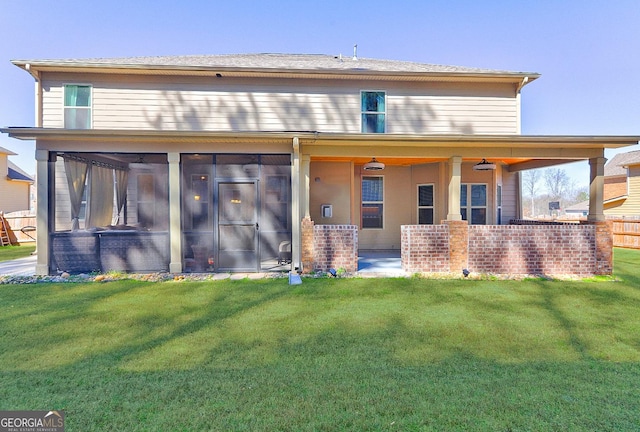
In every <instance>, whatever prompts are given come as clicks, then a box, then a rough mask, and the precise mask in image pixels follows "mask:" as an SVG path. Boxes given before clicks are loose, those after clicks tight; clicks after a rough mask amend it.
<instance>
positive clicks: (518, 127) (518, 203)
mask: <svg viewBox="0 0 640 432" xmlns="http://www.w3.org/2000/svg"><path fill="white" fill-rule="evenodd" d="M528 82H529V77H528V76H526V77H524V78H522V81H521V82H520V84H518V86H517V87H516V122H517V125H516V134H517V135H521V134H522V102H521V98H520V93H521V91H522V87H524V86H525V85H526V84H527V83H528ZM516 181H517V183H518V196H517V197H516V215H517V216H516V217H517V218H518V219H522V218H523V217H524V214H523V206H522V172H520V171H518V173H517V174H516Z"/></svg>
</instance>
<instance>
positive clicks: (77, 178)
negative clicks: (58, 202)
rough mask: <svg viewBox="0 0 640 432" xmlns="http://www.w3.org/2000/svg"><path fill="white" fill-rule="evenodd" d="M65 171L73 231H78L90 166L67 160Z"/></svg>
mask: <svg viewBox="0 0 640 432" xmlns="http://www.w3.org/2000/svg"><path fill="white" fill-rule="evenodd" d="M64 170H65V172H66V173H67V183H68V185H69V200H70V201H71V230H72V231H77V230H78V229H79V228H80V221H79V216H80V206H81V205H82V195H83V194H84V188H85V182H86V180H87V170H88V164H87V163H86V162H83V161H79V160H76V159H72V158H65V159H64Z"/></svg>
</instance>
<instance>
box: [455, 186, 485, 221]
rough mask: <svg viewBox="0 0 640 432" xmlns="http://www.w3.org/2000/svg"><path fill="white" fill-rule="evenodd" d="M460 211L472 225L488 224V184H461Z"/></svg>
mask: <svg viewBox="0 0 640 432" xmlns="http://www.w3.org/2000/svg"><path fill="white" fill-rule="evenodd" d="M460 213H461V215H462V220H466V221H469V223H470V224H471V225H486V224H487V185H486V184H462V185H460Z"/></svg>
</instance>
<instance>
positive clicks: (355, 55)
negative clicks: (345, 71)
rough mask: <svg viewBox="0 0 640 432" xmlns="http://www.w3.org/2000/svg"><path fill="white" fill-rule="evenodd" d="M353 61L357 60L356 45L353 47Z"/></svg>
mask: <svg viewBox="0 0 640 432" xmlns="http://www.w3.org/2000/svg"><path fill="white" fill-rule="evenodd" d="M353 60H358V44H355V45H354V46H353Z"/></svg>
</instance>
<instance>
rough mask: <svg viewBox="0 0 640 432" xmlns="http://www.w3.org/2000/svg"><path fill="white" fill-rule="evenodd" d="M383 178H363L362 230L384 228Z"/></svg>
mask: <svg viewBox="0 0 640 432" xmlns="http://www.w3.org/2000/svg"><path fill="white" fill-rule="evenodd" d="M383 186H384V184H383V177H373V176H366V177H362V228H383V225H382V214H383V205H384V187H383Z"/></svg>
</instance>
